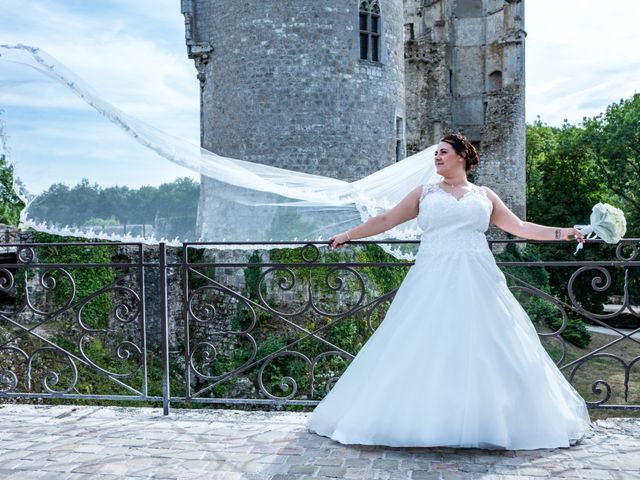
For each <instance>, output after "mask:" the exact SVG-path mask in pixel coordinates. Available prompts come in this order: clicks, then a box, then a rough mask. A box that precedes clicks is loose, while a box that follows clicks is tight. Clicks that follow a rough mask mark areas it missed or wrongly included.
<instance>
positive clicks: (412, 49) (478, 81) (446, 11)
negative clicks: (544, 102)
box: [404, 0, 526, 217]
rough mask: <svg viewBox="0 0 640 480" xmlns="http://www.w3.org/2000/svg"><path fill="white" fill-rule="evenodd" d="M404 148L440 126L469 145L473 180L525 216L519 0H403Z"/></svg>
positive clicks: (425, 142)
mask: <svg viewBox="0 0 640 480" xmlns="http://www.w3.org/2000/svg"><path fill="white" fill-rule="evenodd" d="M404 5H405V14H406V17H405V41H406V43H405V84H406V89H407V91H406V98H407V145H408V150H409V153H411V152H415V151H419V150H422V149H423V148H426V147H427V146H429V145H432V144H434V143H437V141H438V139H439V138H440V136H441V135H442V133H444V132H445V131H446V130H448V129H455V130H462V131H464V133H465V134H466V135H467V136H468V137H469V138H470V139H471V140H472V141H473V142H475V143H476V144H477V146H478V147H479V149H480V156H481V161H480V165H479V167H478V171H477V175H476V178H475V181H476V183H478V184H480V185H487V186H489V187H491V188H492V189H494V190H495V191H496V193H498V195H500V196H501V197H502V199H503V200H504V201H505V203H506V204H507V205H508V206H509V207H510V208H511V209H513V211H514V212H515V213H516V214H517V215H518V216H520V217H524V215H525V182H526V178H525V111H524V99H525V92H524V87H525V76H524V37H525V35H526V34H525V32H524V30H523V28H524V2H523V0H405V2H404Z"/></svg>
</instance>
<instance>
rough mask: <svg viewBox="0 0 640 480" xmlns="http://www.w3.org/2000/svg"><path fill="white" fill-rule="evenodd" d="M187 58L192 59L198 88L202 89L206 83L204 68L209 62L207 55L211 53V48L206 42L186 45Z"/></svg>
mask: <svg viewBox="0 0 640 480" xmlns="http://www.w3.org/2000/svg"><path fill="white" fill-rule="evenodd" d="M187 51H188V54H189V58H192V59H193V61H194V62H195V65H196V70H197V71H198V75H197V78H198V80H199V81H200V88H204V83H205V81H206V79H207V78H206V74H205V72H206V66H207V63H208V62H209V58H210V57H209V55H210V54H211V52H213V47H212V46H211V45H210V44H209V43H208V42H202V43H187Z"/></svg>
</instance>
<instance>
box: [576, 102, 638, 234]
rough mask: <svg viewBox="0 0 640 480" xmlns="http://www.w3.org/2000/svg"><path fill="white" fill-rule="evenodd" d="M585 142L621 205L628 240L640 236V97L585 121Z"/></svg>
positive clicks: (612, 106)
mask: <svg viewBox="0 0 640 480" xmlns="http://www.w3.org/2000/svg"><path fill="white" fill-rule="evenodd" d="M584 133H585V135H584V139H585V142H586V143H588V144H589V146H590V148H591V149H592V150H593V152H594V153H595V159H596V162H597V166H598V168H599V174H600V177H601V178H602V180H603V181H604V182H605V184H606V186H607V188H608V189H609V190H610V191H611V192H612V193H614V194H615V195H616V196H617V197H618V198H619V200H620V203H621V204H622V205H621V206H622V209H623V210H624V211H625V214H626V216H627V220H628V221H627V232H628V233H627V236H637V235H638V234H640V94H638V93H636V94H635V95H633V96H632V97H631V98H629V99H625V100H620V101H619V102H618V103H613V104H611V105H609V106H608V107H607V110H606V111H605V112H604V113H602V114H600V115H598V116H596V117H593V118H588V119H585V121H584Z"/></svg>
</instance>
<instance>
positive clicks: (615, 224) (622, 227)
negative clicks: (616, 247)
mask: <svg viewBox="0 0 640 480" xmlns="http://www.w3.org/2000/svg"><path fill="white" fill-rule="evenodd" d="M574 228H575V229H576V230H578V231H579V232H580V233H582V234H583V235H584V238H586V239H588V240H590V239H593V238H596V237H600V238H601V239H602V240H604V241H605V242H607V243H618V242H619V241H620V239H621V238H622V237H623V236H624V234H625V233H626V231H627V220H626V219H625V218H624V213H623V212H622V210H620V209H619V208H616V207H614V206H612V205H609V204H608V203H596V204H595V205H594V206H593V210H591V217H590V218H589V225H574ZM581 248H582V244H581V243H580V244H579V245H578V248H577V249H576V253H578V252H579V251H580V249H581Z"/></svg>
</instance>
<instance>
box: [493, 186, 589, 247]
mask: <svg viewBox="0 0 640 480" xmlns="http://www.w3.org/2000/svg"><path fill="white" fill-rule="evenodd" d="M484 188H485V189H486V191H487V197H488V198H489V200H491V203H493V212H492V213H491V223H493V224H494V225H495V226H496V227H498V228H500V229H501V230H504V231H505V232H507V233H510V234H512V235H515V236H517V237H520V238H525V239H527V240H569V239H570V237H571V236H573V237H574V238H575V239H576V240H577V241H579V242H582V241H584V237H583V235H582V234H581V233H580V232H579V231H578V230H576V229H575V228H572V227H570V228H560V227H548V226H546V225H538V224H537V223H531V222H525V221H522V220H520V219H519V218H518V217H517V216H516V215H515V214H514V213H513V212H512V211H511V210H509V208H508V207H507V206H506V205H505V204H504V202H503V201H502V199H501V198H500V197H499V196H498V195H496V193H495V192H494V191H493V190H491V189H490V188H487V187H484Z"/></svg>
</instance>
